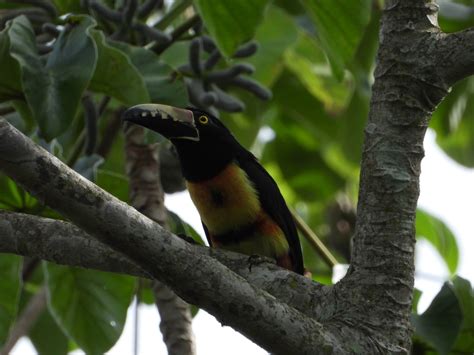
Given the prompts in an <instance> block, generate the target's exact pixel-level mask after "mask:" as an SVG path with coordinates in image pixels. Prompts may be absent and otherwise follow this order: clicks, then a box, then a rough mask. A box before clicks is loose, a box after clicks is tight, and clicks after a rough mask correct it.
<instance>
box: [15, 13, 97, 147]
mask: <svg viewBox="0 0 474 355" xmlns="http://www.w3.org/2000/svg"><path fill="white" fill-rule="evenodd" d="M67 23H68V24H69V26H70V27H69V29H66V30H64V31H62V32H61V34H60V35H59V37H58V39H57V40H56V42H55V44H54V47H53V51H52V52H51V53H50V54H49V55H48V57H47V60H46V62H44V60H43V59H42V58H41V57H40V56H39V55H38V52H37V48H36V40H35V34H34V32H33V28H32V27H31V24H30V22H29V21H28V20H27V18H26V17H24V16H20V17H17V18H15V19H14V20H13V23H12V25H11V27H10V29H9V30H8V34H9V36H10V45H11V48H10V53H11V55H12V56H13V57H14V58H15V59H16V60H17V61H18V63H19V64H20V68H21V72H22V75H21V76H22V86H23V90H24V93H25V96H26V100H27V102H28V105H29V106H30V109H31V112H32V113H33V116H34V117H35V119H36V121H37V122H38V125H39V127H40V129H41V134H42V136H43V137H44V138H45V139H47V140H50V139H52V138H54V137H56V136H58V135H59V134H61V133H62V132H64V131H65V130H66V129H67V128H68V126H69V124H70V123H71V121H72V120H73V118H74V115H75V114H76V111H77V109H78V106H79V102H80V99H81V96H82V93H83V91H84V90H85V88H86V87H87V85H88V83H89V80H90V79H91V77H92V74H93V72H94V69H95V65H96V61H97V48H96V46H95V43H94V41H93V39H92V38H91V36H90V34H89V30H90V28H92V27H93V26H94V25H95V21H94V20H93V19H92V18H90V17H88V16H69V17H68V19H67Z"/></svg>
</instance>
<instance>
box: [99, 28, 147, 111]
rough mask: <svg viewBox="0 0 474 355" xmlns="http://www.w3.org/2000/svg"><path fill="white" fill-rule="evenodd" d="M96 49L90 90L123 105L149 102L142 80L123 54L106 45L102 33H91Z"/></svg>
mask: <svg viewBox="0 0 474 355" xmlns="http://www.w3.org/2000/svg"><path fill="white" fill-rule="evenodd" d="M91 34H92V37H93V38H94V40H95V43H96V45H97V49H98V61H97V66H96V69H95V72H94V76H93V77H92V80H91V84H90V88H91V90H93V91H97V92H101V93H104V94H106V95H109V96H112V97H114V98H116V99H117V100H119V101H121V102H122V103H124V104H125V105H137V104H139V103H144V102H149V101H150V97H149V95H148V91H147V89H146V87H145V83H144V79H143V78H142V76H141V75H140V73H139V71H138V70H137V68H135V66H134V65H133V64H132V62H131V61H130V58H128V56H126V55H125V54H124V53H123V52H121V51H119V50H117V49H116V48H114V47H112V46H110V45H108V44H107V43H106V41H105V36H104V33H103V32H102V31H98V30H93V31H91Z"/></svg>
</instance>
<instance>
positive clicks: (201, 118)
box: [123, 104, 241, 181]
mask: <svg viewBox="0 0 474 355" xmlns="http://www.w3.org/2000/svg"><path fill="white" fill-rule="evenodd" d="M123 119H124V120H125V121H129V122H132V123H135V124H138V125H141V126H144V127H147V128H149V129H151V130H153V131H155V132H158V133H160V134H161V135H163V136H164V137H166V138H168V139H169V140H170V141H171V142H172V143H173V145H174V146H175V147H176V149H177V151H178V155H179V158H180V161H181V167H182V170H183V175H184V177H185V178H186V179H187V180H189V181H200V180H206V179H209V178H211V177H213V176H215V175H217V174H218V173H219V172H220V171H221V170H222V169H223V168H224V167H225V166H226V165H227V164H229V163H230V162H231V161H233V160H234V159H235V156H236V154H237V152H238V151H239V149H241V146H240V144H239V143H238V142H237V141H236V140H235V138H234V136H233V135H232V133H231V132H230V131H229V130H228V129H227V127H225V126H224V125H223V124H222V123H221V122H220V121H219V119H217V118H216V117H214V116H212V115H210V114H209V113H207V112H205V111H202V110H198V109H194V108H188V109H180V108H175V107H172V106H165V105H158V104H145V105H138V106H134V107H132V108H130V109H128V110H127V111H126V112H125V113H124V115H123Z"/></svg>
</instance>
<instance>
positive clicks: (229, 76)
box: [179, 35, 272, 114]
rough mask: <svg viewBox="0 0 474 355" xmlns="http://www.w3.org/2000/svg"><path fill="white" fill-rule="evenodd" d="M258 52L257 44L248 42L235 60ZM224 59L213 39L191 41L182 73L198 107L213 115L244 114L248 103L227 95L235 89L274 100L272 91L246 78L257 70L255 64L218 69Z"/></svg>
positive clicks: (239, 64)
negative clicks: (221, 113) (219, 113)
mask: <svg viewBox="0 0 474 355" xmlns="http://www.w3.org/2000/svg"><path fill="white" fill-rule="evenodd" d="M257 49H258V45H257V43H256V42H254V41H252V42H249V43H246V44H244V45H242V46H241V47H240V48H239V49H238V50H237V51H236V52H235V53H234V55H233V58H246V57H250V56H252V55H253V54H255V52H256V51H257ZM203 57H204V58H205V59H202V58H203ZM221 59H222V55H221V53H220V52H219V49H218V48H217V46H216V45H215V43H214V41H213V40H212V39H211V38H210V37H209V36H206V35H203V36H200V37H197V38H195V39H193V40H192V41H191V42H190V44H189V60H188V64H185V65H183V66H181V67H180V68H179V71H180V72H182V73H183V74H184V75H185V76H186V79H185V80H186V85H187V89H188V94H189V100H190V101H191V103H192V104H193V105H194V106H196V107H199V108H202V109H205V110H207V111H210V112H212V113H213V114H217V110H222V111H226V112H241V111H243V110H244V109H245V104H244V103H243V102H242V101H241V100H239V99H238V98H236V97H234V96H232V95H230V94H228V93H227V92H226V91H227V89H228V88H230V87H232V86H234V87H238V88H240V89H243V90H247V91H249V92H251V93H252V94H254V95H255V96H256V97H258V98H259V99H262V100H269V99H270V98H271V96H272V94H271V92H270V90H268V89H267V88H265V87H263V86H262V85H260V84H259V83H258V82H256V81H255V80H252V79H249V78H248V77H247V76H244V75H250V74H253V72H254V71H255V68H254V67H253V66H252V65H251V64H248V63H237V64H234V65H232V66H230V67H228V68H225V69H216V65H217V64H218V63H219V61H220V60H221Z"/></svg>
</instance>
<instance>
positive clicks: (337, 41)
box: [302, 0, 372, 79]
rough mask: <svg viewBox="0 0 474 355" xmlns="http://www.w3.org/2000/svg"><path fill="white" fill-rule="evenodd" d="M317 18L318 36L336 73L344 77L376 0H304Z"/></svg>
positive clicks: (315, 19) (340, 77) (312, 14)
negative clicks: (373, 1) (373, 0)
mask: <svg viewBox="0 0 474 355" xmlns="http://www.w3.org/2000/svg"><path fill="white" fill-rule="evenodd" d="M302 3H303V5H304V7H305V8H306V10H307V11H308V12H309V14H310V16H311V18H312V19H313V21H314V23H315V25H316V30H317V36H318V38H319V40H320V42H321V45H322V46H323V48H324V49H325V50H326V53H327V55H328V57H329V60H330V62H331V67H332V69H333V72H334V75H335V76H336V77H337V78H338V79H342V78H343V71H344V68H345V67H346V65H347V64H348V63H349V61H350V60H351V59H352V57H353V56H354V53H355V50H356V48H357V46H358V45H359V41H360V40H361V38H362V35H363V33H364V29H365V27H366V26H367V24H368V23H369V20H370V13H371V7H372V0H302Z"/></svg>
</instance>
